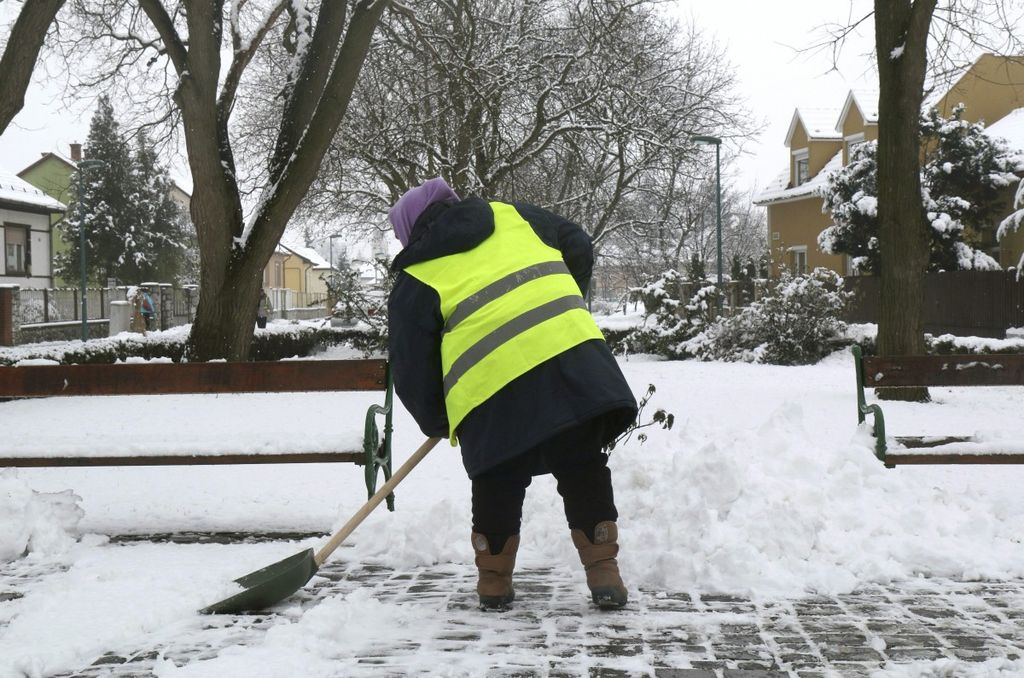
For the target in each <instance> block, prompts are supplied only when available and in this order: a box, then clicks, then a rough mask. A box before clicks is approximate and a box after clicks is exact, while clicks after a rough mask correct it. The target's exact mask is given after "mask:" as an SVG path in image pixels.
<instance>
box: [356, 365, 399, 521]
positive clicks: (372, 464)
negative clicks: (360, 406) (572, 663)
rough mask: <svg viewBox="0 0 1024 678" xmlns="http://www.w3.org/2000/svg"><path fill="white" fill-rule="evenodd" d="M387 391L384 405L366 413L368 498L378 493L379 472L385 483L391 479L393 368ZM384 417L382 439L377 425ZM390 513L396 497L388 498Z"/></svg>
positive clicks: (390, 496)
mask: <svg viewBox="0 0 1024 678" xmlns="http://www.w3.org/2000/svg"><path fill="white" fill-rule="evenodd" d="M385 378H386V380H387V389H386V391H385V395H384V404H383V405H370V407H369V409H368V410H367V411H366V425H365V427H364V429H363V454H364V455H365V460H366V461H365V464H364V468H363V472H364V473H365V476H366V494H367V497H371V498H372V497H373V495H374V494H375V493H376V491H377V472H378V471H379V470H380V471H383V472H384V482H387V481H388V480H390V479H391V431H392V416H393V414H394V406H393V396H394V384H393V383H392V381H391V367H390V366H388V368H387V376H386V377H385ZM380 415H383V417H384V435H383V439H382V437H381V432H380V429H379V428H378V425H377V417H378V416H380ZM387 505H388V510H389V511H394V510H395V495H394V493H392V494H389V495H388V497H387Z"/></svg>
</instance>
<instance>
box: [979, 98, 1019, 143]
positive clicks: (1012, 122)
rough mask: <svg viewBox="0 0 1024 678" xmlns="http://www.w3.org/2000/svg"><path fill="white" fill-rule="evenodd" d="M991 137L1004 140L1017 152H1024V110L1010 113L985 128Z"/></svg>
mask: <svg viewBox="0 0 1024 678" xmlns="http://www.w3.org/2000/svg"><path fill="white" fill-rule="evenodd" d="M985 134H987V135H988V136H989V137H991V138H993V139H995V138H1002V139H1005V140H1006V141H1007V143H1009V144H1010V147H1011V148H1013V149H1014V150H1016V151H1024V108H1018V109H1015V110H1013V111H1010V112H1009V113H1008V114H1007V115H1005V116H1003V117H1002V118H999V120H996V121H995V122H994V123H992V124H991V125H989V126H988V127H986V128H985Z"/></svg>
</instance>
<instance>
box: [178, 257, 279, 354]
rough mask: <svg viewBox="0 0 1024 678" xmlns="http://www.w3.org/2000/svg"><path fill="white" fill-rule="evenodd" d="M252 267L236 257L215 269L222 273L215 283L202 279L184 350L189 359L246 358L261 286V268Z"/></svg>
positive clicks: (205, 268) (250, 342)
mask: <svg viewBox="0 0 1024 678" xmlns="http://www.w3.org/2000/svg"><path fill="white" fill-rule="evenodd" d="M216 265H217V264H216V263H214V266H216ZM255 267H256V264H255V263H253V262H247V263H246V262H242V263H239V262H238V261H237V260H236V261H235V262H232V263H231V264H228V265H227V266H225V267H223V268H219V269H218V270H219V271H221V272H223V273H224V274H223V276H218V278H219V280H218V281H217V283H216V285H217V286H216V287H214V286H213V285H214V283H213V282H212V281H209V280H204V283H203V284H202V286H201V288H200V289H201V293H200V296H199V306H198V308H196V315H195V320H194V321H193V325H192V332H191V333H190V334H189V337H188V345H187V349H186V352H185V355H186V356H187V358H188V359H189V360H194V361H200V360H211V359H213V358H214V357H218V358H224V359H227V360H229V361H237V360H248V359H249V352H250V348H251V346H252V337H253V330H254V328H255V325H256V306H257V304H258V303H259V295H260V289H261V288H262V286H263V272H262V271H261V270H256V271H255V272H254V271H253V270H252V269H253V268H255ZM207 268H208V267H206V266H204V267H203V269H202V270H204V271H205V270H207ZM225 269H226V270H225ZM204 277H205V276H204Z"/></svg>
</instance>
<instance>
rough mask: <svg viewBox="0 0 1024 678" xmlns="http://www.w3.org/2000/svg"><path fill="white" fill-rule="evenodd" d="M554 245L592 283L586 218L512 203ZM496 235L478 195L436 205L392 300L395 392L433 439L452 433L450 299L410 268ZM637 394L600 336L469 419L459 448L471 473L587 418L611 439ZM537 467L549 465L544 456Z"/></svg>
mask: <svg viewBox="0 0 1024 678" xmlns="http://www.w3.org/2000/svg"><path fill="white" fill-rule="evenodd" d="M512 204H513V205H514V206H515V208H516V210H517V211H518V212H519V214H520V215H521V216H522V217H523V218H524V219H526V221H528V222H529V223H530V225H531V226H532V227H533V229H534V231H535V232H536V233H537V235H538V236H539V237H540V239H541V240H543V241H544V242H545V243H546V244H547V245H549V246H551V247H553V248H555V249H557V250H559V251H560V252H561V253H562V258H563V259H564V260H565V263H566V266H567V267H568V268H569V272H570V273H572V275H573V277H574V278H575V280H576V283H577V284H578V285H579V287H580V290H583V291H585V290H587V288H588V287H589V286H590V275H591V272H592V269H593V263H594V250H593V246H592V245H591V242H590V238H589V236H587V234H586V233H585V232H584V231H583V229H581V228H580V227H579V226H577V225H576V224H574V223H572V222H570V221H568V220H566V219H563V218H562V217H559V216H557V215H555V214H552V213H551V212H548V211H546V210H543V209H540V208H538V207H533V206H531V205H525V204H520V203H512ZM493 232H494V215H493V212H492V211H491V207H490V205H489V204H488V203H487V202H486V201H484V200H480V199H477V198H470V199H468V200H463V201H461V202H458V203H435V204H433V205H430V206H429V207H428V208H427V209H426V211H425V212H424V213H423V214H422V215H421V216H420V217H419V219H417V221H416V225H415V226H414V227H413V231H412V234H411V236H410V239H409V244H408V246H407V247H406V248H405V249H404V250H402V252H401V253H400V254H399V255H398V256H397V257H396V258H395V261H394V264H393V268H394V269H395V270H396V271H397V272H398V273H397V277H396V279H395V284H394V287H393V289H392V291H391V296H390V298H389V300H388V322H389V343H390V356H389V358H390V361H391V368H392V374H393V375H394V379H395V390H396V392H397V393H398V396H399V398H401V400H402V403H403V404H404V405H405V407H406V409H408V410H409V412H410V413H412V415H413V417H414V418H415V419H416V422H417V423H418V424H419V426H420V429H421V430H422V431H423V433H424V434H426V435H428V436H438V437H442V438H445V437H447V436H448V418H447V416H446V414H445V406H444V389H443V382H442V374H441V335H442V330H443V327H444V320H443V319H442V316H441V305H440V298H439V297H438V294H437V292H436V291H435V290H434V289H433V288H431V287H430V286H429V285H427V284H425V283H423V282H421V281H420V280H417V279H416V278H414V277H413V276H411V275H409V274H408V273H405V271H404V269H405V268H406V267H408V266H412V265H413V264H417V263H420V262H422V261H429V260H431V259H436V258H438V257H443V256H447V255H449V254H456V253H458V252H465V251H467V250H470V249H473V248H474V247H476V246H477V245H479V244H480V243H481V242H483V241H484V240H485V239H487V238H488V237H489V236H490V235H491V234H492V233H493ZM636 410H637V406H636V399H635V398H634V397H633V393H632V392H631V391H630V389H629V386H628V385H627V384H626V380H625V378H624V377H623V376H622V371H621V370H620V369H619V366H618V364H617V363H616V362H615V358H614V357H613V356H612V354H611V351H609V350H608V346H607V344H605V342H604V341H601V340H591V341H587V342H584V343H582V344H579V345H577V346H575V347H573V348H571V349H569V350H568V351H566V352H564V353H562V354H560V355H558V356H555V357H554V358H552V359H550V360H548V361H547V362H544V363H542V364H540V365H538V366H537V367H535V368H533V369H532V370H530V371H529V372H527V373H525V374H523V375H522V376H520V377H518V378H516V379H515V380H513V381H512V382H510V383H509V384H508V385H506V386H505V387H504V388H502V389H501V390H500V391H498V392H497V393H496V394H495V395H494V396H492V397H491V398H490V399H489V400H487V401H486V402H485V403H483V404H482V405H480V406H479V407H477V408H476V409H474V410H473V411H472V412H470V413H469V414H468V415H467V416H466V418H465V419H464V420H463V421H462V423H461V424H460V425H459V430H458V431H457V433H458V438H459V446H460V447H461V449H462V460H463V464H464V465H465V467H466V472H467V473H468V474H469V477H470V478H474V477H476V476H478V475H480V474H481V473H484V472H486V471H487V470H488V469H491V468H493V467H494V466H496V465H497V464H500V463H502V462H503V461H506V460H508V459H511V458H513V457H516V456H519V455H521V454H524V453H527V452H529V451H531V450H532V449H533V448H534V447H536V446H537V445H538V444H539V443H541V442H542V441H544V440H546V439H548V438H550V437H551V436H553V435H554V434H556V433H559V432H561V431H564V430H566V429H568V428H571V427H573V426H576V425H581V424H583V423H584V422H590V423H591V424H592V425H593V426H597V427H600V431H601V433H602V438H603V440H604V441H605V442H609V441H611V440H612V439H614V438H615V436H617V435H618V434H619V433H621V432H622V431H624V430H625V429H626V427H627V426H628V425H629V424H630V422H632V421H633V420H634V419H635V417H636ZM535 456H537V457H538V459H537V461H536V462H535V464H534V471H535V473H543V472H545V469H544V468H543V466H542V464H541V463H540V461H539V455H535Z"/></svg>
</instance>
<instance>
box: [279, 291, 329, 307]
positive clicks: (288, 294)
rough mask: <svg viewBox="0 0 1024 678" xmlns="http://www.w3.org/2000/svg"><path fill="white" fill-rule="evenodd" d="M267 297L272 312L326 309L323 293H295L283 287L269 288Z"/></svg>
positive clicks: (325, 299) (325, 295) (324, 294)
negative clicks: (319, 307)
mask: <svg viewBox="0 0 1024 678" xmlns="http://www.w3.org/2000/svg"><path fill="white" fill-rule="evenodd" d="M267 296H268V297H269V298H270V305H271V306H272V307H273V308H274V311H287V310H289V309H300V308H315V307H317V306H322V307H324V308H325V309H326V307H327V294H326V293H324V292H296V291H295V290H290V289H287V288H284V287H271V288H269V289H268V290H267Z"/></svg>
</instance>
